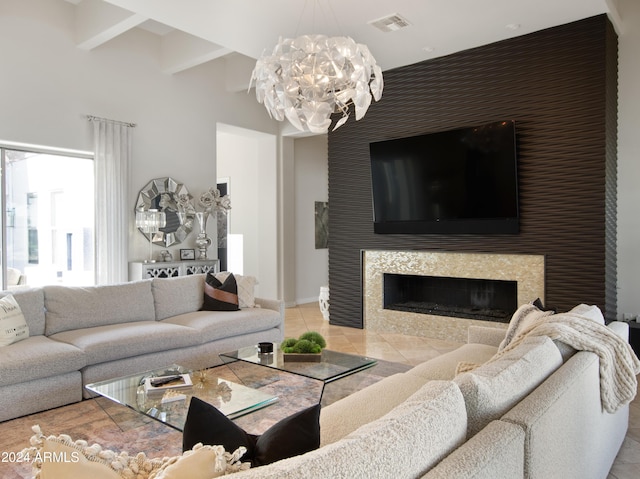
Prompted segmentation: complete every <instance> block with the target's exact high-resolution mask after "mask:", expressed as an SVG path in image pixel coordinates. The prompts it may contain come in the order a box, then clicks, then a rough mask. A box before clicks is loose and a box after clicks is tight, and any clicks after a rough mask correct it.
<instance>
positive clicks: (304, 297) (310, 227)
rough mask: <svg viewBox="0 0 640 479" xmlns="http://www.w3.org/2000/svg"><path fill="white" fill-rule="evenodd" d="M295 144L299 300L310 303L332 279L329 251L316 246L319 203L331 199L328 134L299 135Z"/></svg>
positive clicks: (297, 298) (297, 285) (296, 262)
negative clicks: (304, 136) (317, 205)
mask: <svg viewBox="0 0 640 479" xmlns="http://www.w3.org/2000/svg"><path fill="white" fill-rule="evenodd" d="M294 145H295V146H294V148H295V224H296V244H295V248H296V255H295V258H296V260H295V264H296V302H297V303H308V302H313V301H317V300H318V294H319V293H320V286H326V285H328V282H329V250H328V249H315V219H314V212H315V202H316V201H328V162H327V158H328V142H327V135H321V136H313V137H308V138H299V139H296V140H295V143H294ZM331 214H332V213H331V205H329V215H331ZM329 237H331V231H329Z"/></svg>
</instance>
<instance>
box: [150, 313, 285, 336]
mask: <svg viewBox="0 0 640 479" xmlns="http://www.w3.org/2000/svg"><path fill="white" fill-rule="evenodd" d="M161 322H162V323H167V324H178V325H181V326H187V327H189V328H193V329H196V330H197V331H198V333H199V334H200V339H201V342H209V341H215V340H217V339H223V338H230V337H232V336H239V335H241V334H246V333H254V332H259V331H266V330H269V329H272V328H276V327H279V326H280V325H281V324H282V317H281V316H280V313H278V312H277V311H274V310H272V309H266V308H246V309H241V310H240V311H195V312H193V313H186V314H181V315H179V316H173V317H171V318H167V319H165V320H164V321H161Z"/></svg>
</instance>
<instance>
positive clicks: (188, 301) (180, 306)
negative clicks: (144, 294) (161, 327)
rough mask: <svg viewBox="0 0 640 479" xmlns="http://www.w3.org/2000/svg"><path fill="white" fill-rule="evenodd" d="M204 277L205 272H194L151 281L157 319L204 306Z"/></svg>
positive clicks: (196, 309)
mask: <svg viewBox="0 0 640 479" xmlns="http://www.w3.org/2000/svg"><path fill="white" fill-rule="evenodd" d="M204 277H205V275H204V274H193V275H188V276H179V277H177V278H154V279H153V280H152V281H151V292H152V293H153V302H154V305H155V309H156V320H158V321H159V320H162V319H166V318H170V317H171V316H177V315H179V314H184V313H189V312H191V311H198V310H199V309H200V308H202V299H203V296H204Z"/></svg>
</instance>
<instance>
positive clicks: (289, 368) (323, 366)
mask: <svg viewBox="0 0 640 479" xmlns="http://www.w3.org/2000/svg"><path fill="white" fill-rule="evenodd" d="M220 359H222V361H223V362H225V363H227V364H229V363H232V362H234V361H243V362H247V363H252V364H257V365H260V366H266V367H269V368H273V369H277V370H279V371H286V372H289V373H293V374H297V375H299V376H305V377H307V378H311V379H316V380H318V381H322V382H323V383H324V384H327V383H330V382H333V381H336V380H338V379H341V378H344V377H345V376H349V375H351V374H355V373H357V372H360V371H363V370H365V369H368V368H370V367H372V366H375V365H376V363H377V361H376V360H375V359H373V358H369V357H366V356H358V355H355V354H347V353H340V352H337V351H330V350H327V349H324V350H322V353H321V356H320V360H319V361H309V362H306V361H288V360H287V361H285V355H284V353H283V352H282V350H281V349H280V344H278V343H273V352H272V353H259V352H258V348H257V347H256V346H249V347H246V348H240V349H238V350H236V351H230V352H226V353H221V354H220Z"/></svg>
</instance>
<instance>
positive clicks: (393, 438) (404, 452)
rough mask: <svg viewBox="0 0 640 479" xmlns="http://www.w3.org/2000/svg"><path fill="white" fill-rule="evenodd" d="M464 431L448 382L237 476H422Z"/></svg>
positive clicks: (459, 402)
mask: <svg viewBox="0 0 640 479" xmlns="http://www.w3.org/2000/svg"><path fill="white" fill-rule="evenodd" d="M466 429H467V421H466V412H465V407H464V400H463V398H462V394H461V393H460V390H459V389H458V387H457V386H456V385H455V384H454V383H453V382H451V381H430V382H428V383H427V384H426V385H425V386H423V387H422V388H420V389H419V390H418V391H416V393H414V394H413V395H412V396H410V397H409V398H408V399H407V400H406V401H404V402H402V403H401V404H399V405H398V406H396V407H395V408H394V409H393V410H391V411H390V412H389V413H388V414H386V415H384V416H383V417H381V418H380V419H377V420H376V421H373V422H370V423H368V424H366V425H364V426H362V427H360V428H359V429H357V430H356V431H354V432H353V433H351V434H349V435H348V436H346V437H345V438H343V439H341V440H340V441H338V442H334V443H333V444H329V445H327V446H324V447H322V448H320V449H317V450H315V451H311V452H308V453H306V454H304V455H302V456H296V457H291V458H289V459H285V460H283V461H278V462H275V463H273V464H269V465H268V466H262V467H257V468H255V469H249V470H248V471H244V472H241V473H238V474H237V475H236V476H235V477H237V479H248V478H252V479H253V478H255V479H258V478H260V479H275V478H278V479H299V478H300V477H336V478H338V477H340V478H355V477H358V478H360V477H384V478H387V477H420V476H421V475H422V474H424V473H425V472H427V471H428V470H429V469H430V468H432V467H433V466H434V465H435V464H437V463H438V462H440V461H441V460H442V459H443V458H444V457H446V456H447V455H448V454H450V453H451V451H453V450H454V449H456V448H457V447H458V446H459V445H460V444H462V443H463V442H464V440H465V435H466Z"/></svg>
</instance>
